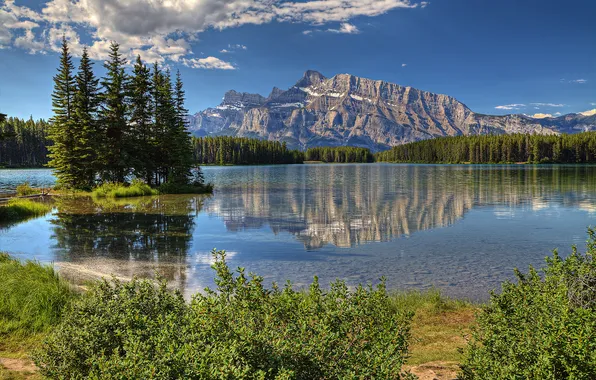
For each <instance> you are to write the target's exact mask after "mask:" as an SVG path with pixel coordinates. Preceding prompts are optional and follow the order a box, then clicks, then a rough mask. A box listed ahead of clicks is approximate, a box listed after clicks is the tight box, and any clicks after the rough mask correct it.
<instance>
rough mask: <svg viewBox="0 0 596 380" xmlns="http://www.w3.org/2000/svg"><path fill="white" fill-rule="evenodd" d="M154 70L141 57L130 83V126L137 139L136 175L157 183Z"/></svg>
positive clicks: (133, 162) (133, 160) (135, 145)
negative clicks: (155, 177)
mask: <svg viewBox="0 0 596 380" xmlns="http://www.w3.org/2000/svg"><path fill="white" fill-rule="evenodd" d="M152 94H153V91H152V83H151V71H150V70H149V68H148V67H147V66H145V65H144V64H143V62H142V61H141V57H140V56H138V57H137V60H136V63H135V65H134V68H133V77H132V79H131V81H130V103H131V109H130V125H131V129H132V136H133V142H134V144H133V149H132V155H133V159H132V166H133V172H134V174H135V176H137V177H139V178H143V179H144V180H145V181H146V182H147V183H148V184H149V185H152V184H153V179H154V173H155V170H156V163H155V159H156V155H155V154H154V150H155V148H156V145H155V131H154V124H153V120H152V101H153V100H152Z"/></svg>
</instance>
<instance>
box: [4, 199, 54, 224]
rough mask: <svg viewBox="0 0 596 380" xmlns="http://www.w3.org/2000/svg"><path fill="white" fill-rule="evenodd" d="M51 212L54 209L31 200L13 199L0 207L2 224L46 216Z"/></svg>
mask: <svg viewBox="0 0 596 380" xmlns="http://www.w3.org/2000/svg"><path fill="white" fill-rule="evenodd" d="M51 210H52V207H50V206H49V205H47V204H45V203H40V202H35V201H32V200H29V199H11V200H10V201H9V202H8V204H6V205H4V206H0V224H2V223H11V222H18V221H21V220H24V219H28V218H32V217H36V216H41V215H45V214H47V213H48V212H50V211H51Z"/></svg>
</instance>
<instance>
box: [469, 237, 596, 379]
mask: <svg viewBox="0 0 596 380" xmlns="http://www.w3.org/2000/svg"><path fill="white" fill-rule="evenodd" d="M588 233H589V240H588V244H587V252H586V253H585V254H581V253H579V252H578V251H577V249H576V248H575V247H574V248H573V251H572V254H571V255H570V256H568V257H567V258H564V259H563V258H561V257H560V256H559V255H558V253H557V252H556V251H555V252H554V255H553V256H552V257H549V258H547V259H546V267H545V268H544V269H542V270H536V269H534V268H532V267H530V269H529V272H528V273H526V274H524V273H522V272H520V271H519V270H516V271H515V275H516V277H517V282H515V283H513V282H505V283H503V285H502V290H501V293H500V294H497V293H493V294H492V295H491V298H490V302H489V303H488V304H487V305H486V306H485V307H483V309H482V312H481V313H480V314H479V315H478V317H477V321H478V326H477V328H476V329H474V330H473V334H472V339H471V341H470V343H469V345H468V347H467V350H466V353H465V360H464V363H463V365H462V372H461V374H460V378H461V379H466V380H467V379H586V380H588V379H594V378H596V339H595V337H596V234H595V232H594V230H593V229H590V230H589V231H588Z"/></svg>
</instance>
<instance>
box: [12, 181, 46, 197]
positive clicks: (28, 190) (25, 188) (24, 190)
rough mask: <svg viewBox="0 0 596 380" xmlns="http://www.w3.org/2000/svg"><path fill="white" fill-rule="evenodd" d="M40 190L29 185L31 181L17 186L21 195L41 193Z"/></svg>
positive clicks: (18, 193)
mask: <svg viewBox="0 0 596 380" xmlns="http://www.w3.org/2000/svg"><path fill="white" fill-rule="evenodd" d="M40 192H41V191H40V190H39V189H34V188H32V187H31V185H29V182H25V183H23V184H21V185H18V186H17V195H18V196H20V197H23V196H27V195H34V194H39V193H40Z"/></svg>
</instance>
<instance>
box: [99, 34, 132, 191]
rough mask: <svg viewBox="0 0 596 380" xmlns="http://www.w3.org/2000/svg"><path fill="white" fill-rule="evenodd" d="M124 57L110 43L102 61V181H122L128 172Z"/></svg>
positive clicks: (129, 142) (118, 49) (127, 127)
mask: <svg viewBox="0 0 596 380" xmlns="http://www.w3.org/2000/svg"><path fill="white" fill-rule="evenodd" d="M125 64H126V60H125V59H124V58H123V57H122V55H121V54H120V45H118V44H117V43H116V42H112V44H111V45H110V55H109V59H108V61H107V62H106V63H105V64H104V67H105V68H106V70H107V73H106V77H105V78H104V80H103V81H102V83H101V84H102V86H103V88H104V92H103V94H102V97H101V98H102V109H101V112H100V122H101V125H102V132H103V136H102V137H103V146H102V149H101V154H100V165H101V167H102V171H101V173H100V175H101V176H102V179H103V180H105V181H111V182H124V181H125V179H126V177H127V176H128V175H129V174H130V167H129V164H128V163H129V159H130V150H131V145H132V144H131V141H130V138H131V135H130V132H129V125H128V122H127V109H128V106H127V96H126V95H127V89H128V88H129V87H128V77H127V75H126V74H125V72H124V65H125Z"/></svg>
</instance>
